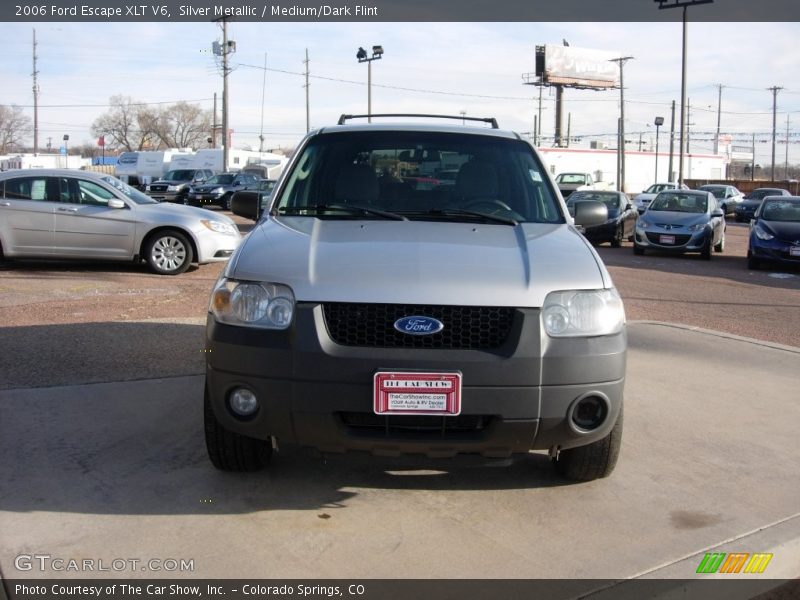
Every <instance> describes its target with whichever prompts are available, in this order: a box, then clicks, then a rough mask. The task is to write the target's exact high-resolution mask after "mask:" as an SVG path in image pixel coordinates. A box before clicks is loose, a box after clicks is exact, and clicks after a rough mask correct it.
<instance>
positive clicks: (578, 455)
mask: <svg viewBox="0 0 800 600" xmlns="http://www.w3.org/2000/svg"><path fill="white" fill-rule="evenodd" d="M621 445H622V407H621V406H620V409H619V416H618V417H617V422H616V423H615V424H614V427H613V428H612V429H611V431H610V432H609V434H608V435H607V436H606V437H604V438H603V439H601V440H597V441H596V442H592V443H591V444H587V445H586V446H578V447H577V448H568V449H567V450H562V451H561V452H559V453H558V456H557V457H556V458H554V459H553V464H554V465H555V467H556V470H558V472H559V473H560V474H561V475H562V476H563V477H566V478H567V479H572V480H574V481H592V480H594V479H600V478H602V477H608V476H609V475H611V473H612V472H613V471H614V467H615V466H616V465H617V459H618V458H619V449H620V446H621Z"/></svg>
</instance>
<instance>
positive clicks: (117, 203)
mask: <svg viewBox="0 0 800 600" xmlns="http://www.w3.org/2000/svg"><path fill="white" fill-rule="evenodd" d="M125 206H126V205H125V203H124V202H123V201H122V200H120V199H119V198H109V200H108V208H125Z"/></svg>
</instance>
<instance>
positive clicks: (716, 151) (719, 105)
mask: <svg viewBox="0 0 800 600" xmlns="http://www.w3.org/2000/svg"><path fill="white" fill-rule="evenodd" d="M716 87H717V91H718V92H719V94H718V96H717V135H716V136H715V137H714V154H719V126H720V122H721V120H722V88H724V87H725V86H724V85H722V84H721V83H718V84H717V86H716Z"/></svg>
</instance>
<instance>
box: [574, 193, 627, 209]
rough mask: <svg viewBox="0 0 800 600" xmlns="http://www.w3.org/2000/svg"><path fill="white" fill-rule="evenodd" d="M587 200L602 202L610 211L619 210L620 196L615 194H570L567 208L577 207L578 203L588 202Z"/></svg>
mask: <svg viewBox="0 0 800 600" xmlns="http://www.w3.org/2000/svg"><path fill="white" fill-rule="evenodd" d="M587 200H594V201H596V202H602V203H603V204H605V205H606V206H607V207H608V209H609V210H612V209H617V208H619V196H618V195H617V194H615V193H614V192H575V193H574V194H570V197H569V200H567V206H575V203H576V202H586V201H587Z"/></svg>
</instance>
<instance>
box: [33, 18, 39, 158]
mask: <svg viewBox="0 0 800 600" xmlns="http://www.w3.org/2000/svg"><path fill="white" fill-rule="evenodd" d="M36 45H37V43H36V29H34V30H33V155H34V156H38V155H39V81H38V75H39V71H38V70H37V69H36V61H37V59H38V58H39V57H38V56H36Z"/></svg>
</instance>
